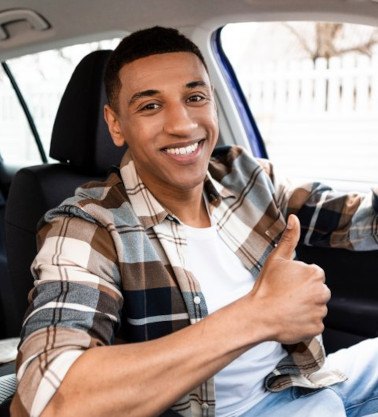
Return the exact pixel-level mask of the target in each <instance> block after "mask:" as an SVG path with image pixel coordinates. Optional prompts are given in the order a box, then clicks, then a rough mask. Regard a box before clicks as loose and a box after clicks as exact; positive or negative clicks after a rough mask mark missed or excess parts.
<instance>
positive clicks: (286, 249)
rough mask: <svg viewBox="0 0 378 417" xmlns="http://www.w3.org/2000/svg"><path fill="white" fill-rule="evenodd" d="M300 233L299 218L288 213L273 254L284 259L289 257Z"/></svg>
mask: <svg viewBox="0 0 378 417" xmlns="http://www.w3.org/2000/svg"><path fill="white" fill-rule="evenodd" d="M300 235H301V225H300V223H299V219H298V217H297V216H295V215H294V214H290V216H289V218H288V221H287V226H286V229H285V231H284V232H283V234H282V236H281V239H280V241H279V242H278V245H277V247H276V249H275V251H274V255H273V256H279V257H281V258H284V259H291V258H292V256H293V253H294V251H295V248H296V247H297V244H298V241H299V237H300Z"/></svg>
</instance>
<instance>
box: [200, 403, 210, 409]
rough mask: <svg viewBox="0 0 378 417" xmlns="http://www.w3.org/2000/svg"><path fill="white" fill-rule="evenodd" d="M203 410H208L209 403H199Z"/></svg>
mask: <svg viewBox="0 0 378 417" xmlns="http://www.w3.org/2000/svg"><path fill="white" fill-rule="evenodd" d="M201 407H202V409H203V410H208V409H209V404H208V403H202V405H201Z"/></svg>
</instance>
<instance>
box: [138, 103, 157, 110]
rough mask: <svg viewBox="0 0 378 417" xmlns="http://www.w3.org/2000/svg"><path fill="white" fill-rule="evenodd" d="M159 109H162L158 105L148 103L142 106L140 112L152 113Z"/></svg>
mask: <svg viewBox="0 0 378 417" xmlns="http://www.w3.org/2000/svg"><path fill="white" fill-rule="evenodd" d="M158 108H160V106H159V104H158V103H148V104H145V105H144V106H141V107H140V108H139V111H152V110H157V109H158Z"/></svg>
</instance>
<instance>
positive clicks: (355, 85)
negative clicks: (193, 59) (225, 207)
mask: <svg viewBox="0 0 378 417" xmlns="http://www.w3.org/2000/svg"><path fill="white" fill-rule="evenodd" d="M221 41H222V47H223V49H224V51H225V53H226V55H227V56H228V58H229V60H230V62H231V64H232V66H233V68H234V70H235V72H236V74H237V77H238V80H239V82H240V84H241V87H242V89H243V91H244V93H245V96H246V98H247V101H248V103H249V106H250V109H251V111H252V114H253V116H254V117H255V119H256V122H257V125H258V127H259V129H260V132H261V134H262V136H263V139H264V142H265V144H266V147H267V152H268V155H269V158H270V159H271V160H272V161H273V162H274V164H275V166H276V168H277V169H278V170H279V171H280V172H281V173H282V174H284V175H285V176H288V177H292V178H298V179H300V180H307V179H310V180H311V179H321V180H322V181H325V182H327V183H329V184H330V185H332V186H334V187H336V188H339V189H351V188H352V189H356V190H367V189H369V188H370V186H371V184H373V183H376V182H377V161H378V32H377V29H376V28H374V27H370V26H361V25H352V24H342V23H324V22H274V23H243V24H232V25H227V26H226V27H225V28H224V29H223V30H222V36H221ZM235 44H237V45H238V48H235V47H234V45H235Z"/></svg>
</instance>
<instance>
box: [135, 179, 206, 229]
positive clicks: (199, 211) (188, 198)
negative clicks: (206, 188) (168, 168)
mask: <svg viewBox="0 0 378 417" xmlns="http://www.w3.org/2000/svg"><path fill="white" fill-rule="evenodd" d="M141 179H142V181H143V178H142V176H141ZM143 182H144V184H145V185H146V187H147V188H148V189H149V190H150V192H151V193H152V194H153V195H154V197H155V198H156V199H157V200H158V201H159V203H160V204H161V205H162V206H163V207H165V208H166V209H167V210H168V211H169V212H171V213H172V214H173V215H175V216H176V217H177V218H179V219H180V220H181V221H182V222H183V223H185V224H187V225H188V226H192V227H209V226H210V225H211V222H210V218H209V214H208V212H207V208H206V204H205V201H204V198H203V182H202V183H200V184H198V185H196V186H194V187H192V188H189V189H184V190H183V189H177V188H175V189H171V188H170V187H167V186H164V187H161V186H159V185H157V184H155V183H152V184H151V183H146V182H145V181H143Z"/></svg>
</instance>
